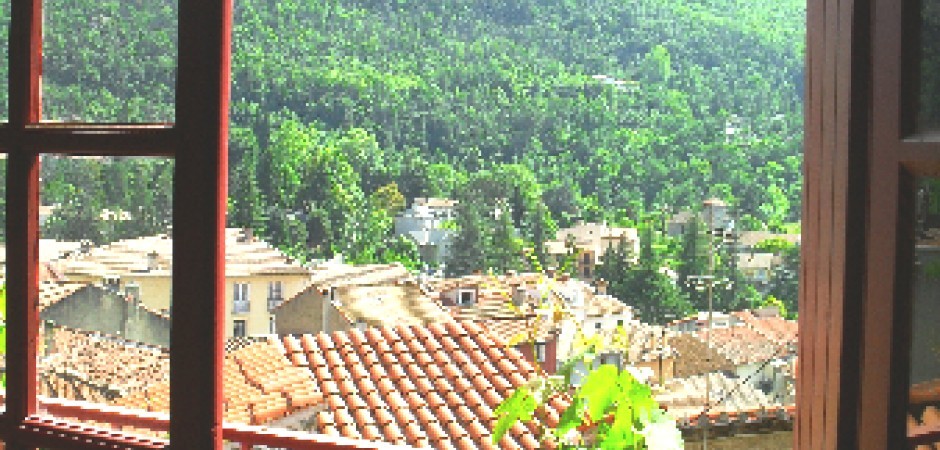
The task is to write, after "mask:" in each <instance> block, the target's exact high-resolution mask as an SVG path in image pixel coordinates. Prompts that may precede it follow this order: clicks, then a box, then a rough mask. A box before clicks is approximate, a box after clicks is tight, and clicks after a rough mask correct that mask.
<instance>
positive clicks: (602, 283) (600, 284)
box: [594, 278, 607, 295]
mask: <svg viewBox="0 0 940 450" xmlns="http://www.w3.org/2000/svg"><path fill="white" fill-rule="evenodd" d="M594 284H595V285H596V291H597V295H607V280H605V279H603V278H598V279H597V281H595V282H594Z"/></svg>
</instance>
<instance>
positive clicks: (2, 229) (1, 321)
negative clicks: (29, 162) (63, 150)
mask: <svg viewBox="0 0 940 450" xmlns="http://www.w3.org/2000/svg"><path fill="white" fill-rule="evenodd" d="M0 184H2V186H0V247H2V248H0V260H2V262H0V277H3V279H2V281H0V366H2V369H0V380H2V384H3V388H4V389H6V373H7V356H6V346H7V345H6V342H7V339H6V331H7V328H6V320H7V317H6V311H7V309H6V301H7V296H6V285H7V283H6V281H7V251H6V250H7V233H6V231H7V227H6V223H7V221H6V215H7V213H6V197H7V192H6V191H7V155H6V153H0ZM5 408H6V402H5V401H4V400H0V409H5Z"/></svg>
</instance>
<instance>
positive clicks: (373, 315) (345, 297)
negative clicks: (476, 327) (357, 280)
mask: <svg viewBox="0 0 940 450" xmlns="http://www.w3.org/2000/svg"><path fill="white" fill-rule="evenodd" d="M336 298H337V299H338V300H340V302H339V303H338V304H337V305H336V308H337V309H338V310H339V311H340V313H342V314H343V316H345V317H346V319H347V320H348V321H349V323H355V322H358V321H362V322H365V323H366V324H367V325H372V326H377V325H384V324H388V325H395V324H401V325H417V324H428V323H434V322H445V321H448V320H453V319H452V318H451V316H450V315H449V314H447V312H445V311H444V309H443V308H442V307H441V306H440V304H438V303H437V302H435V301H434V300H433V299H432V298H430V297H428V296H427V295H425V293H424V292H423V291H422V290H421V288H419V287H418V285H417V284H414V283H404V284H393V285H378V286H352V285H347V286H342V287H339V288H337V290H336Z"/></svg>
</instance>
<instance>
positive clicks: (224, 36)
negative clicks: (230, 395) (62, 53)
mask: <svg viewBox="0 0 940 450" xmlns="http://www.w3.org/2000/svg"><path fill="white" fill-rule="evenodd" d="M231 32H232V0H179V46H178V48H179V53H178V55H179V56H178V57H179V60H178V71H177V73H178V78H177V86H176V122H175V123H173V124H114V125H111V124H67V125H63V124H45V123H42V122H41V121H40V119H41V117H42V115H41V91H40V89H41V77H42V1H41V0H12V1H11V24H10V37H9V68H10V71H9V80H8V82H9V93H10V95H9V123H7V124H6V125H4V126H3V127H2V128H0V149H2V150H3V151H5V152H7V154H8V158H7V164H8V166H7V167H8V169H7V222H6V227H7V240H8V243H7V272H8V273H7V302H8V305H7V315H8V325H7V326H8V329H7V332H8V334H7V347H8V352H7V368H8V372H7V394H6V412H5V413H4V414H3V415H2V418H0V439H2V440H3V441H4V442H5V443H6V446H7V448H8V449H15V450H20V449H32V448H35V447H36V446H39V445H43V446H56V447H60V448H82V447H88V446H92V445H94V444H97V443H99V442H104V440H103V439H102V438H100V437H99V436H95V435H93V434H89V433H88V432H87V431H82V430H80V429H73V430H70V429H68V428H62V427H59V428H55V427H54V426H53V425H51V424H44V423H41V422H37V421H36V418H35V417H34V415H35V414H36V375H37V374H36V339H37V330H38V324H39V322H38V310H37V305H38V301H37V300H38V280H39V277H38V246H39V225H38V224H39V216H38V209H39V156H40V154H41V153H50V152H56V153H65V154H82V155H111V156H116V155H121V156H166V157H172V158H174V159H175V161H176V163H175V173H174V182H173V190H174V204H173V219H174V231H173V234H174V239H173V247H174V255H175V256H174V264H173V298H174V299H176V301H174V302H173V305H172V314H173V316H174V317H176V318H177V320H174V321H173V324H172V329H171V336H172V340H173V341H174V342H185V343H186V345H173V346H171V349H170V355H171V365H170V387H171V394H170V415H171V417H172V419H171V420H170V435H171V436H172V442H173V444H172V445H173V447H174V448H193V449H195V448H199V449H221V448H222V409H221V405H222V396H223V392H222V376H221V375H222V358H223V354H222V341H223V337H224V328H223V327H224V323H223V321H224V317H225V311H224V309H223V308H224V304H225V302H224V293H225V288H224V285H223V282H224V264H225V260H224V255H225V249H224V244H225V236H224V230H225V209H226V195H227V192H226V186H227V166H228V161H227V156H228V149H227V139H228V102H229V84H230V64H231V63H230V58H231V56H230V53H231ZM50 430H54V431H55V433H53V434H49V433H47V432H48V431H50ZM76 438H81V439H83V440H84V441H85V442H81V443H79V442H78V441H76ZM132 448H146V447H144V446H138V447H133V446H132Z"/></svg>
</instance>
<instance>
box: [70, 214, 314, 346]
mask: <svg viewBox="0 0 940 450" xmlns="http://www.w3.org/2000/svg"><path fill="white" fill-rule="evenodd" d="M172 259H173V239H172V237H171V236H169V235H166V234H160V235H156V236H146V237H141V238H137V239H128V240H121V241H117V242H113V243H111V244H109V245H105V246H102V247H95V248H91V249H87V250H86V251H82V252H77V253H73V254H72V255H70V256H68V257H65V258H62V259H59V260H56V261H54V262H53V267H54V268H55V270H56V271H57V273H59V274H61V275H62V276H63V277H65V278H66V279H68V280H70V281H75V282H84V283H104V284H105V285H113V286H116V287H118V288H120V289H121V290H124V291H127V292H131V293H135V294H136V295H137V296H138V297H139V298H140V300H141V302H143V304H144V305H146V306H147V307H149V308H151V309H154V310H157V311H168V310H169V308H170V303H171V301H172V299H171V287H172V283H171V280H172V277H171V269H172ZM225 262H226V264H225V299H226V308H225V321H226V323H227V324H228V325H227V327H226V330H227V331H226V336H229V337H231V336H245V335H258V334H268V333H271V332H272V330H273V329H274V315H273V314H271V312H270V311H271V310H273V309H274V307H276V306H277V305H279V304H280V303H281V302H283V301H284V299H286V298H290V297H292V296H293V295H295V294H296V293H298V292H300V291H301V290H302V289H303V288H305V287H306V286H308V285H309V284H310V275H311V270H310V269H308V268H306V267H304V266H303V265H301V264H299V263H297V262H295V261H293V260H291V258H289V257H287V256H286V255H284V254H283V253H281V252H280V251H279V250H277V249H275V248H273V247H271V246H270V245H269V244H267V243H265V242H263V241H261V240H259V239H257V238H255V237H254V236H253V235H252V233H251V231H250V230H247V229H235V228H229V229H227V230H226V240H225Z"/></svg>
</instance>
